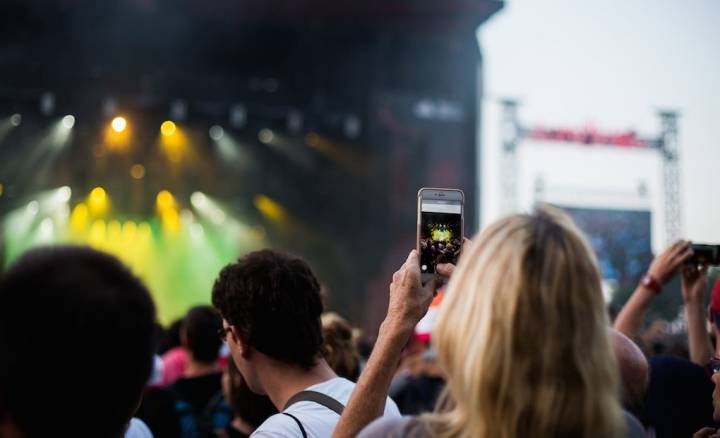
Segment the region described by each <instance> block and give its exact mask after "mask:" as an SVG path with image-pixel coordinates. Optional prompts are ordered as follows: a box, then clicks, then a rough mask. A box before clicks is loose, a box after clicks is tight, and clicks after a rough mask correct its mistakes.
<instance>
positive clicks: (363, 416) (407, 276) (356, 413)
mask: <svg viewBox="0 0 720 438" xmlns="http://www.w3.org/2000/svg"><path fill="white" fill-rule="evenodd" d="M441 266H442V267H441ZM453 268H454V266H453V265H450V264H445V265H438V266H437V271H438V274H439V276H438V277H436V278H435V279H434V280H433V281H430V282H428V284H426V285H424V286H423V285H422V284H421V282H420V263H419V259H418V254H417V251H415V250H412V251H410V254H409V255H408V258H407V260H405V263H404V264H403V265H402V266H401V267H400V269H398V271H397V272H395V274H393V278H392V283H391V284H390V301H389V304H388V311H387V316H386V317H385V320H384V321H383V323H382V324H381V325H380V331H379V333H378V339H377V342H376V344H375V348H374V349H373V352H372V354H371V355H370V358H369V359H368V364H367V366H366V368H365V371H364V372H363V373H362V374H361V376H360V379H359V380H358V383H357V386H356V390H355V391H354V392H353V395H352V397H350V401H349V402H348V404H347V406H346V407H345V411H346V412H348V413H352V415H343V416H342V417H341V418H340V421H339V422H338V425H337V427H336V428H335V432H334V433H333V437H351V436H352V437H354V436H356V435H357V434H358V432H360V430H361V429H362V428H363V427H365V426H366V425H367V424H369V423H370V422H371V421H372V420H374V419H375V418H377V417H379V416H380V414H381V413H382V409H383V406H384V404H385V397H386V396H387V392H388V388H389V387H390V382H391V381H392V378H393V375H394V374H395V370H396V368H397V365H398V362H399V361H400V355H401V352H402V349H403V347H404V346H405V344H407V341H408V339H409V338H410V336H411V335H412V333H413V329H414V328H415V325H416V324H417V323H418V321H420V319H421V318H422V317H423V315H425V313H426V312H427V309H428V307H429V306H430V303H431V302H432V298H433V296H434V295H435V290H436V288H437V287H438V286H439V284H440V283H441V282H442V281H441V280H442V279H441V278H440V277H442V276H444V275H450V274H452V270H453Z"/></svg>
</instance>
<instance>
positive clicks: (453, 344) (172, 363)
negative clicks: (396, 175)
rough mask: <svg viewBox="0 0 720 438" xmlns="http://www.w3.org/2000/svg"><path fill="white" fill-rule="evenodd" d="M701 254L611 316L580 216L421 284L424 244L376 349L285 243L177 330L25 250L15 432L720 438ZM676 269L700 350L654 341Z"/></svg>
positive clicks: (692, 342) (512, 237) (129, 286)
mask: <svg viewBox="0 0 720 438" xmlns="http://www.w3.org/2000/svg"><path fill="white" fill-rule="evenodd" d="M692 255H693V253H692V249H691V247H690V245H689V243H688V242H686V241H679V242H677V243H675V244H674V245H672V246H670V247H669V248H667V249H666V250H665V251H663V252H662V253H661V254H659V255H658V256H657V257H656V258H655V259H654V260H653V262H652V264H651V265H650V266H649V268H648V271H647V274H646V275H645V276H644V277H643V278H642V279H641V280H640V282H639V285H638V287H637V289H636V290H635V292H634V293H633V294H632V296H631V297H630V299H629V301H628V302H627V304H626V305H625V306H624V307H623V308H622V309H621V311H620V312H619V314H618V315H617V317H616V318H615V319H614V321H611V320H610V317H609V315H608V311H607V309H606V305H605V302H604V299H603V293H602V288H601V276H600V272H599V270H598V265H597V261H596V259H595V255H594V253H593V251H592V249H591V247H590V246H589V244H588V243H587V241H586V239H585V238H584V236H583V235H582V233H581V232H580V231H579V230H578V228H577V227H576V226H575V224H574V223H573V222H572V220H571V219H570V218H569V217H568V216H566V215H565V214H564V213H562V212H561V211H560V210H557V209H554V208H552V207H541V208H539V209H538V210H537V211H535V212H534V213H532V214H518V215H513V216H509V217H507V218H504V219H501V220H499V221H497V222H495V223H494V224H492V225H491V226H489V227H488V228H486V229H485V230H483V231H482V232H481V233H480V234H478V235H477V236H475V237H474V238H473V239H472V241H466V242H464V244H463V249H462V254H461V256H460V259H459V262H458V265H457V266H454V265H451V264H440V265H438V266H437V269H436V271H437V273H436V275H435V278H434V279H433V280H431V281H430V282H428V283H426V284H423V283H422V282H421V275H420V263H419V260H418V254H417V253H416V251H414V250H413V251H411V252H410V253H409V255H408V257H407V260H405V262H404V263H403V264H402V266H400V268H399V269H398V270H397V272H395V274H394V275H393V277H392V281H391V282H390V285H389V298H388V308H387V314H386V317H385V319H384V321H383V322H382V324H381V326H380V328H379V331H378V333H377V337H376V338H375V339H374V342H373V345H372V348H367V339H368V337H367V336H363V335H362V334H361V333H360V332H359V331H358V330H356V329H353V327H352V326H351V325H350V324H349V323H348V322H347V321H346V320H344V319H343V318H342V317H341V316H340V315H338V314H336V313H329V312H326V309H324V305H323V299H322V296H321V287H320V282H319V281H318V279H317V277H316V276H315V274H314V272H313V270H312V269H311V268H310V266H309V265H308V264H307V263H306V262H305V261H303V260H302V259H301V258H298V257H295V256H292V255H289V254H285V253H282V252H278V251H274V250H267V249H266V250H261V251H256V252H252V253H249V254H247V255H245V256H243V257H242V258H240V259H239V260H237V261H236V262H234V263H231V264H230V265H228V266H226V267H225V268H224V269H222V271H221V272H219V274H218V276H217V279H216V281H215V283H214V285H213V287H212V290H211V291H208V293H209V296H208V300H209V301H211V302H212V305H211V306H210V305H205V306H198V307H194V308H192V309H190V310H189V311H188V312H187V314H186V315H185V316H184V317H183V318H182V319H181V320H179V321H177V322H175V323H173V324H172V325H171V326H169V327H167V328H166V329H164V328H162V327H160V326H159V325H158V324H157V322H156V315H155V307H154V304H153V300H152V298H151V295H150V293H149V292H148V290H147V288H146V287H145V286H144V285H143V283H142V282H141V281H140V280H138V279H137V278H136V277H135V276H134V275H133V274H132V273H131V272H130V271H129V270H128V269H127V268H126V267H125V266H123V265H122V264H121V263H120V262H119V261H118V260H117V259H115V258H114V257H112V256H110V255H107V254H104V253H101V252H98V251H95V250H93V249H90V248H84V247H46V248H39V249H34V250H30V251H28V252H27V253H26V254H24V255H23V256H21V257H20V258H19V259H18V260H17V261H16V262H15V263H14V264H13V265H12V266H11V267H10V268H9V269H8V270H6V271H5V272H3V273H2V275H1V276H0V438H6V437H7V438H34V437H55V436H71V437H81V438H82V437H98V438H120V437H133V438H147V437H152V436H155V437H183V438H184V437H198V438H202V437H244V436H251V435H252V436H254V437H331V436H332V437H351V436H360V437H500V438H511V437H520V436H523V437H526V436H530V437H588V438H589V437H595V436H600V437H645V436H647V437H688V438H689V437H693V438H707V437H720V432H718V429H717V428H718V426H719V425H720V388H716V386H715V385H716V384H720V358H719V357H720V340H718V334H719V333H720V282H718V283H716V284H715V286H714V287H713V288H712V293H711V295H710V305H709V306H707V307H706V304H705V303H706V301H707V300H706V294H707V289H708V288H709V284H708V274H707V266H696V265H694V264H691V263H689V261H690V260H691V258H692ZM676 275H680V276H681V283H682V298H683V301H684V304H685V306H684V312H685V313H684V315H685V319H686V323H687V349H688V357H687V358H682V357H677V356H670V355H654V354H653V352H652V348H651V346H649V345H647V344H646V342H645V341H644V340H643V337H642V336H641V334H642V333H641V332H642V329H643V327H644V326H645V325H646V324H647V321H645V319H646V318H645V316H646V313H647V310H648V308H649V306H650V304H651V303H652V301H653V299H654V298H655V297H656V296H657V295H658V294H659V293H662V290H663V287H664V286H665V285H666V284H667V283H668V282H669V281H670V280H671V279H672V278H673V277H675V276H676ZM440 288H443V301H442V304H441V305H440V307H439V312H438V314H437V316H436V320H435V323H434V327H433V330H432V333H431V336H430V338H429V339H427V338H426V337H421V336H417V334H416V333H415V328H416V326H417V323H418V322H419V321H420V319H421V318H422V317H423V316H424V315H425V313H426V312H427V310H428V307H429V306H430V303H431V301H433V298H434V296H435V295H436V293H437V291H438V289H440ZM706 312H707V314H706ZM708 322H709V326H710V329H709V330H708Z"/></svg>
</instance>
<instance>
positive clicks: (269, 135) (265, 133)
mask: <svg viewBox="0 0 720 438" xmlns="http://www.w3.org/2000/svg"><path fill="white" fill-rule="evenodd" d="M258 139H259V140H260V141H261V142H262V143H265V144H269V143H271V142H272V141H273V139H275V133H274V132H272V131H271V130H269V129H266V128H263V129H261V130H260V132H258Z"/></svg>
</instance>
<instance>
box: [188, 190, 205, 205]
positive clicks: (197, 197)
mask: <svg viewBox="0 0 720 438" xmlns="http://www.w3.org/2000/svg"><path fill="white" fill-rule="evenodd" d="M190 203H191V204H192V205H193V207H195V208H203V207H205V206H206V205H207V197H206V196H205V195H204V194H203V193H201V192H195V193H193V194H192V195H190Z"/></svg>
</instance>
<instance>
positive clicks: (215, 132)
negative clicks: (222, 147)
mask: <svg viewBox="0 0 720 438" xmlns="http://www.w3.org/2000/svg"><path fill="white" fill-rule="evenodd" d="M209 135H210V138H212V139H213V140H215V141H220V139H222V138H223V135H225V131H223V129H222V127H221V126H218V125H213V126H211V127H210V131H209Z"/></svg>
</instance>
